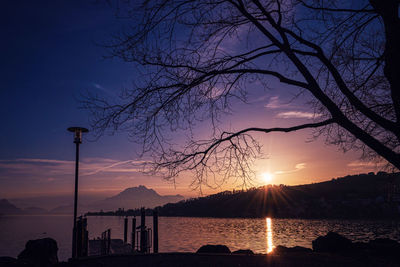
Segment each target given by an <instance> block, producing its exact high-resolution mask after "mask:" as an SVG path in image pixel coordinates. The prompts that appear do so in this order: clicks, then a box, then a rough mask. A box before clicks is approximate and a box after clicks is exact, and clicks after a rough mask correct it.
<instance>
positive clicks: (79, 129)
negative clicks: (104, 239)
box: [68, 127, 89, 259]
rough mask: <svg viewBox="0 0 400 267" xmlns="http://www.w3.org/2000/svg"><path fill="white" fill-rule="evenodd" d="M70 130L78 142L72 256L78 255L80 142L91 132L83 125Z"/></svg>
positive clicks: (76, 142) (75, 141)
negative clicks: (77, 221) (77, 218)
mask: <svg viewBox="0 0 400 267" xmlns="http://www.w3.org/2000/svg"><path fill="white" fill-rule="evenodd" d="M68 131H70V132H73V133H74V143H75V144H76V156H75V199H74V228H73V229H72V258H73V259H74V258H76V255H77V251H76V248H77V244H76V242H77V236H76V230H77V229H76V213H77V207H78V169H79V144H81V143H82V133H87V132H89V130H88V129H86V128H82V127H69V128H68Z"/></svg>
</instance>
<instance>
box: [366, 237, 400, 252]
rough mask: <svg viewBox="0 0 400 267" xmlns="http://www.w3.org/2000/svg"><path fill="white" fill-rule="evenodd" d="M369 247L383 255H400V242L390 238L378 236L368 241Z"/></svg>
mask: <svg viewBox="0 0 400 267" xmlns="http://www.w3.org/2000/svg"><path fill="white" fill-rule="evenodd" d="M368 248H369V249H370V250H372V251H374V252H376V253H378V254H381V255H392V256H398V255H399V254H400V244H399V243H398V242H397V241H395V240H392V239H389V238H377V239H375V240H371V241H369V243H368Z"/></svg>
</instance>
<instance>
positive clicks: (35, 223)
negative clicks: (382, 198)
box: [0, 215, 400, 260]
mask: <svg viewBox="0 0 400 267" xmlns="http://www.w3.org/2000/svg"><path fill="white" fill-rule="evenodd" d="M72 221H73V220H72V216H59V215H55V216H49V215H41V216H2V217H0V229H2V231H0V256H12V257H16V256H17V255H18V253H19V252H21V251H22V250H23V248H24V246H25V243H26V241H28V240H29V239H37V238H43V237H52V238H54V239H55V240H57V243H58V247H59V252H58V256H59V259H60V260H67V259H68V258H69V257H70V255H71V240H72ZM139 223H140V217H137V225H138V224H139ZM146 224H147V226H149V227H152V217H146ZM123 225H124V218H123V217H111V216H110V217H88V230H89V237H90V238H95V237H98V236H100V234H101V232H103V231H104V230H106V229H108V228H111V229H112V230H111V236H112V238H120V239H123ZM130 231H131V218H130V219H129V232H130ZM328 231H335V232H338V233H340V234H342V235H344V236H346V237H347V238H349V239H351V240H353V241H362V242H367V241H369V240H371V239H375V238H378V237H387V238H391V239H395V240H397V241H400V222H398V221H362V220H298V219H270V218H264V219H222V218H187V217H160V218H159V251H160V252H195V251H196V250H197V249H198V248H199V247H200V246H202V245H205V244H224V245H227V246H228V247H229V248H230V249H231V250H232V251H233V250H237V249H251V250H253V251H254V252H256V253H267V252H270V251H271V250H272V249H273V248H274V247H276V246H277V245H283V246H288V247H291V246H304V247H309V248H311V242H312V240H314V239H315V238H317V237H318V236H321V235H325V234H326V233H327V232H328ZM128 240H129V241H130V238H129V239H128Z"/></svg>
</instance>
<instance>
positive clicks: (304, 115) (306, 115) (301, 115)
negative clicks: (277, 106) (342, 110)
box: [276, 110, 322, 119]
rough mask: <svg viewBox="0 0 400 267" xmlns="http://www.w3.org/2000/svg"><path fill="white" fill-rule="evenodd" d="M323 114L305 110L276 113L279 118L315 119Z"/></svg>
mask: <svg viewBox="0 0 400 267" xmlns="http://www.w3.org/2000/svg"><path fill="white" fill-rule="evenodd" d="M321 116H322V114H318V113H317V114H316V113H312V112H305V111H294V110H293V111H285V112H280V113H278V114H277V115H276V117H277V118H282V119H314V118H318V117H321Z"/></svg>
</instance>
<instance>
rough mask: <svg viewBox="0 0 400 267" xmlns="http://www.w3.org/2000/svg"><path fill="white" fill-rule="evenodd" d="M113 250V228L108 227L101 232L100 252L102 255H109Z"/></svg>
mask: <svg viewBox="0 0 400 267" xmlns="http://www.w3.org/2000/svg"><path fill="white" fill-rule="evenodd" d="M110 252H111V229H107V230H106V231H104V232H103V233H101V244H100V253H101V255H109V254H110Z"/></svg>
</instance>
